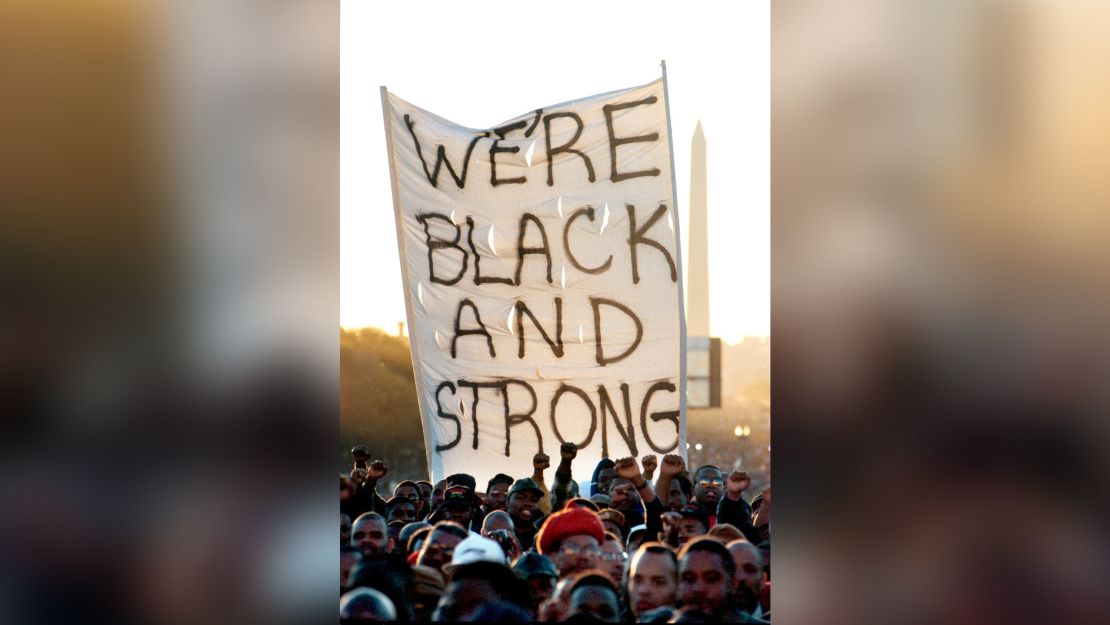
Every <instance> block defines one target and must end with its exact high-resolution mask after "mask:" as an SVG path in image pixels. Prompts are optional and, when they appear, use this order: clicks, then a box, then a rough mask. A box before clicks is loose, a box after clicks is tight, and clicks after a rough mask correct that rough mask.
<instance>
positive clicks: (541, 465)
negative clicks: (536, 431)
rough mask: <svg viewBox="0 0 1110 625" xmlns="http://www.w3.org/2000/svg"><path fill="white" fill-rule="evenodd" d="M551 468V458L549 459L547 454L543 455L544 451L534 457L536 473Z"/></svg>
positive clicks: (533, 466) (533, 465)
mask: <svg viewBox="0 0 1110 625" xmlns="http://www.w3.org/2000/svg"><path fill="white" fill-rule="evenodd" d="M550 466H551V458H548V457H547V454H545V453H543V452H542V451H541V452H540V453H538V454H536V455H534V456H532V468H533V469H535V470H536V471H543V470H544V469H546V468H548V467H550Z"/></svg>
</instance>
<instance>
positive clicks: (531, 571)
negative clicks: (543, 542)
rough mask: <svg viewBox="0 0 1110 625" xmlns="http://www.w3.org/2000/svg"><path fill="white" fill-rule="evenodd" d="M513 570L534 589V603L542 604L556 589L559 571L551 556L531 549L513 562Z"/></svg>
mask: <svg viewBox="0 0 1110 625" xmlns="http://www.w3.org/2000/svg"><path fill="white" fill-rule="evenodd" d="M513 572H514V573H516V575H517V577H519V578H520V579H522V580H524V581H526V582H528V585H529V586H530V587H531V589H532V599H533V602H534V605H537V606H538V605H540V604H541V603H543V602H544V601H546V600H548V599H549V598H550V597H551V593H552V592H554V591H555V582H556V581H558V579H559V571H558V570H557V569H556V568H555V564H554V563H553V562H551V558H548V557H547V556H541V555H540V554H538V553H536V552H534V551H529V552H527V553H525V554H523V555H521V556H520V557H519V558H517V559H516V561H515V562H513Z"/></svg>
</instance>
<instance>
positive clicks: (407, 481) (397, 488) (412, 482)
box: [393, 480, 420, 496]
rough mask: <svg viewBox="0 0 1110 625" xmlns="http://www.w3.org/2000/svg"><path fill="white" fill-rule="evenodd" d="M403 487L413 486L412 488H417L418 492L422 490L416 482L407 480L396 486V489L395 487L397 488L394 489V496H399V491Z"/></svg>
mask: <svg viewBox="0 0 1110 625" xmlns="http://www.w3.org/2000/svg"><path fill="white" fill-rule="evenodd" d="M403 486H411V487H413V488H415V489H416V490H420V487H419V486H417V485H416V482H414V481H412V480H405V481H403V482H401V483H400V484H398V485H397V486H396V487H395V488H394V489H393V495H394V496H397V491H399V490H401V488H402V487H403Z"/></svg>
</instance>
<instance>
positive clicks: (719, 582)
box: [678, 551, 730, 615]
mask: <svg viewBox="0 0 1110 625" xmlns="http://www.w3.org/2000/svg"><path fill="white" fill-rule="evenodd" d="M678 575H679V591H678V594H679V596H680V597H682V602H683V604H684V605H686V606H690V607H693V608H694V609H695V610H698V611H700V612H704V613H706V614H711V615H717V614H719V613H720V611H721V609H722V607H723V606H724V604H725V601H726V600H727V599H728V593H729V588H730V581H729V579H728V575H727V574H726V571H725V566H724V563H723V562H721V558H720V557H719V556H718V555H717V554H713V553H707V552H705V551H691V552H689V553H687V554H686V556H685V557H683V558H682V560H681V561H680V562H679V563H678Z"/></svg>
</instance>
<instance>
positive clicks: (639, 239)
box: [625, 204, 678, 284]
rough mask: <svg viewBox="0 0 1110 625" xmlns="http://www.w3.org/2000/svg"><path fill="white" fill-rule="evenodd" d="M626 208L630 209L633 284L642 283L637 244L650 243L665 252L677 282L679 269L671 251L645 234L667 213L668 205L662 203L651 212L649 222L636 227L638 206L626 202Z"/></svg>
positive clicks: (629, 229)
mask: <svg viewBox="0 0 1110 625" xmlns="http://www.w3.org/2000/svg"><path fill="white" fill-rule="evenodd" d="M625 208H627V209H628V251H629V253H630V254H631V255H632V284H639V283H640V268H639V262H638V260H637V257H636V246H637V245H650V246H651V247H654V248H655V249H657V250H659V251H660V252H663V258H665V259H667V266H668V267H670V268H671V282H677V281H678V270H677V268H676V267H675V264H674V259H673V258H671V253H670V252H668V251H667V248H665V247H663V244H662V243H660V242H659V241H656V240H655V239H649V238H647V235H645V234H644V233H646V232H647V231H648V230H650V229H651V227H652V226H653V225H655V222H657V221H659V219H660V218H661V217H663V215H665V214H666V213H667V206H666V205H665V204H660V205H659V208H657V209H655V212H654V213H652V214H651V217H650V218H649V219H648V220H647V223H646V224H644V225H643V227H641V228H637V227H636V207H635V206H633V205H631V204H625Z"/></svg>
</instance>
